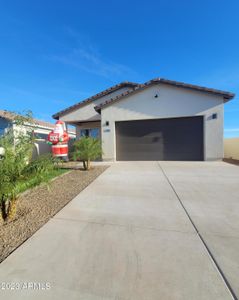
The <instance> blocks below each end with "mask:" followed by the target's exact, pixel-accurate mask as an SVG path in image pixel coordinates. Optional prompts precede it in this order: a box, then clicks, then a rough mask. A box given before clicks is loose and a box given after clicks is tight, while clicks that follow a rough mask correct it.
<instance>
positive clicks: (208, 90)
mask: <svg viewBox="0 0 239 300" xmlns="http://www.w3.org/2000/svg"><path fill="white" fill-rule="evenodd" d="M157 83H164V84H168V85H172V86H176V87H182V88H186V89H191V90H197V91H201V92H205V93H209V94H214V95H219V96H222V97H223V98H224V100H225V102H227V101H229V100H231V99H232V98H233V97H234V96H235V94H233V93H230V92H226V91H221V90H216V89H212V88H207V87H203V86H199V85H194V84H188V83H185V82H180V81H173V80H169V79H165V78H155V79H152V80H150V81H147V82H145V83H144V84H139V85H137V86H135V88H134V89H133V90H131V91H127V92H124V93H122V94H120V95H117V96H116V97H113V98H111V99H109V100H107V101H105V102H103V103H101V104H100V105H97V106H95V110H96V111H97V112H100V110H101V108H103V107H106V106H108V105H111V104H112V103H114V102H117V101H119V100H121V99H122V98H124V97H126V96H129V95H131V94H135V93H136V92H139V91H141V90H144V89H146V88H147V87H149V86H152V85H154V84H157Z"/></svg>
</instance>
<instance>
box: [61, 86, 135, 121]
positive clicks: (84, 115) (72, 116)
mask: <svg viewBox="0 0 239 300" xmlns="http://www.w3.org/2000/svg"><path fill="white" fill-rule="evenodd" d="M127 90H132V88H130V87H124V88H121V89H119V90H117V91H115V92H112V93H110V94H108V95H106V96H103V97H101V98H99V99H97V100H95V101H93V102H91V103H89V104H88V105H85V106H83V107H81V108H79V109H76V110H74V111H72V112H69V113H66V114H65V115H63V116H61V117H60V119H61V120H62V121H65V122H74V121H77V122H80V121H84V120H89V119H94V118H96V119H100V115H99V114H98V113H97V112H96V111H95V109H94V107H95V106H96V105H98V104H100V103H102V102H105V101H106V100H108V99H110V98H112V97H115V96H117V95H119V94H122V93H124V92H125V91H127Z"/></svg>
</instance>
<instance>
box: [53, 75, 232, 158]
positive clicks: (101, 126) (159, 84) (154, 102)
mask: <svg viewBox="0 0 239 300" xmlns="http://www.w3.org/2000/svg"><path fill="white" fill-rule="evenodd" d="M233 97H234V94H233V93H230V92H226V91H221V90H217V89H213V88H207V87H202V86H198V85H193V84H188V83H184V82H178V81H172V80H168V79H164V78H156V79H152V80H150V81H148V82H146V83H143V84H138V83H134V82H122V83H120V84H117V85H115V86H112V87H110V88H109V89H106V90H104V91H102V92H100V93H98V94H96V95H94V96H92V97H90V98H87V99H86V100H84V101H81V102H79V103H76V104H75V105H73V106H70V107H68V108H66V109H64V110H62V111H60V112H58V113H56V114H54V115H53V118H55V119H61V120H63V121H65V122H66V123H67V124H71V125H74V126H76V136H77V138H80V137H81V136H83V135H89V136H94V137H95V136H98V137H99V138H101V140H102V148H103V159H104V160H111V161H112V160H113V161H114V160H119V161H124V160H183V161H184V160H185V161H189V160H192V161H203V160H218V159H222V158H223V129H224V125H223V123H224V122H223V120H224V104H225V103H226V102H228V101H230V100H231V99H232V98H233Z"/></svg>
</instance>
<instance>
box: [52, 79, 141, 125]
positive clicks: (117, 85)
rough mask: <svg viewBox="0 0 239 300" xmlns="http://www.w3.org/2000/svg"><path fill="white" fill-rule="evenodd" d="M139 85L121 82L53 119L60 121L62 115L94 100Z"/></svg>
mask: <svg viewBox="0 0 239 300" xmlns="http://www.w3.org/2000/svg"><path fill="white" fill-rule="evenodd" d="M137 85H138V83H135V82H130V81H123V82H121V83H119V84H116V85H114V86H112V87H110V88H108V89H106V90H104V91H102V92H100V93H98V94H96V95H94V96H92V97H89V98H87V99H85V100H83V101H81V102H78V103H76V104H74V105H72V106H70V107H67V108H66V109H63V110H61V111H59V112H57V113H55V114H54V115H53V116H52V117H53V118H54V119H58V118H59V117H60V116H61V115H64V114H65V113H68V112H71V111H73V110H75V109H77V108H80V107H82V106H84V105H86V104H88V103H91V102H93V101H94V100H97V99H98V98H100V97H103V96H106V95H108V94H110V93H112V92H114V91H116V90H118V89H120V88H122V87H132V88H133V87H135V86H137Z"/></svg>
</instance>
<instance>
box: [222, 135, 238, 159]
mask: <svg viewBox="0 0 239 300" xmlns="http://www.w3.org/2000/svg"><path fill="white" fill-rule="evenodd" d="M224 157H225V158H233V159H238V160H239V137H236V138H227V139H225V140H224Z"/></svg>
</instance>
